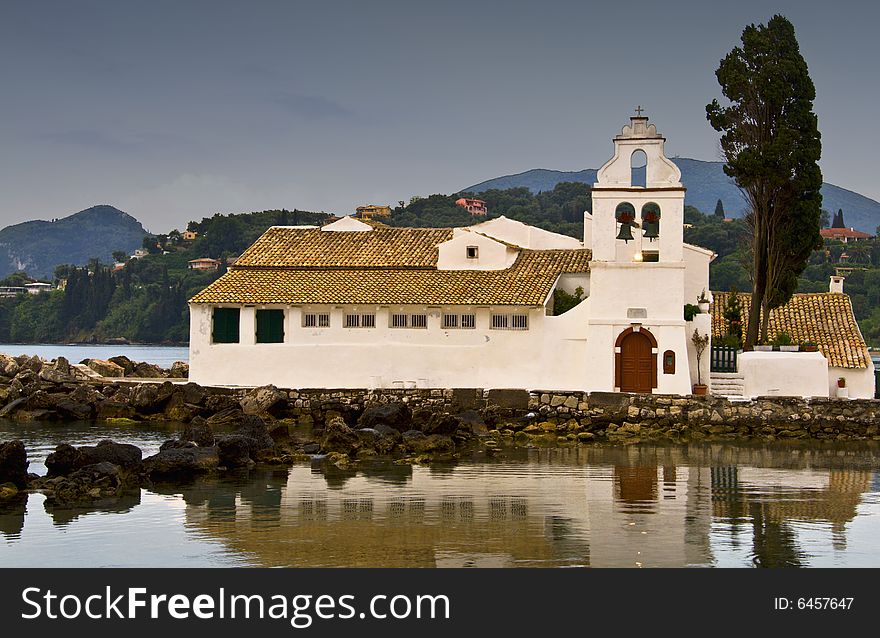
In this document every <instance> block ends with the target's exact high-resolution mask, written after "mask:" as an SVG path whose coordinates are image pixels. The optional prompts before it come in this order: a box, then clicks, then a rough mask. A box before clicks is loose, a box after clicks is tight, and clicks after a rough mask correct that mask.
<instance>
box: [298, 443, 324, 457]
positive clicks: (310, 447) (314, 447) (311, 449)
mask: <svg viewBox="0 0 880 638" xmlns="http://www.w3.org/2000/svg"><path fill="white" fill-rule="evenodd" d="M302 451H303V454H317V453H318V452H320V451H321V446H320V445H319V444H317V443H306V444H305V445H303V446H302Z"/></svg>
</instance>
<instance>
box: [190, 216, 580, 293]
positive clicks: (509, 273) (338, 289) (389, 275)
mask: <svg viewBox="0 0 880 638" xmlns="http://www.w3.org/2000/svg"><path fill="white" fill-rule="evenodd" d="M401 230H403V229H401ZM407 230H412V229H407ZM374 232H375V231H374ZM435 232H436V231H435ZM372 234H373V233H372V232H370V233H329V232H325V233H323V235H349V236H351V235H357V236H360V237H363V236H365V235H372ZM297 239H298V238H297ZM432 241H433V239H432ZM258 243H259V242H258ZM344 243H345V242H341V243H340V245H343V244H344ZM266 249H267V251H266V252H267V253H268V254H270V255H274V254H275V252H274V248H270V247H266ZM403 249H404V250H406V251H410V252H408V253H407V254H408V255H410V256H411V255H412V254H418V253H420V252H423V251H421V249H420V248H419V247H412V246H406V247H405V248H403ZM248 252H250V249H249V251H248ZM245 254H247V252H246V253H245ZM349 254H351V255H353V259H355V261H358V262H360V260H361V256H360V255H359V254H357V253H356V252H351V253H349ZM320 257H321V256H320V255H318V256H316V260H319V259H320ZM282 258H283V255H282ZM589 260H590V251H589V250H522V251H521V252H520V254H519V256H518V257H517V259H516V261H515V262H514V263H513V265H512V266H511V267H510V268H507V269H504V270H436V269H434V268H432V269H415V268H387V267H386V268H375V267H371V268H327V267H325V268H289V267H288V268H267V267H260V268H249V267H244V268H242V267H241V263H242V260H241V259H240V260H239V261H238V263H237V264H236V267H235V268H234V269H232V270H230V271H229V272H227V273H226V274H225V275H223V276H222V277H220V279H218V280H217V281H215V282H214V283H213V284H211V285H210V286H208V287H207V288H206V289H204V290H203V291H202V292H200V293H198V294H197V295H196V296H195V297H193V298H192V299H191V300H190V301H191V302H192V303H208V304H219V303H235V304H270V303H278V304H430V305H439V304H450V305H459V304H461V305H499V306H501V305H515V306H539V305H542V304H543V303H544V300H545V299H546V297H547V295H548V294H549V293H550V290H551V288H552V286H553V283H554V282H555V281H556V278H557V277H558V276H559V275H560V274H561V273H570V272H587V271H588V270H589ZM255 261H259V263H266V258H265V257H264V258H262V259H261V260H255ZM289 261H298V260H289ZM325 261H327V260H325ZM380 261H382V263H388V262H391V261H392V255H382V254H380ZM408 261H409V262H410V263H412V261H413V260H412V259H411V257H410V259H409V260H408ZM284 263H287V261H285V262H284Z"/></svg>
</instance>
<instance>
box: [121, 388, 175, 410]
mask: <svg viewBox="0 0 880 638" xmlns="http://www.w3.org/2000/svg"><path fill="white" fill-rule="evenodd" d="M173 393H174V386H173V385H172V384H171V383H167V382H166V383H163V384H161V385H159V384H157V383H141V384H140V385H137V386H135V387H134V389H133V390H132V392H131V399H130V403H131V405H132V406H133V407H134V408H136V409H137V410H138V411H140V412H147V413H150V412H159V411H161V410H162V409H163V407H164V405H165V402H166V401H168V399H170V398H171V395H172V394H173Z"/></svg>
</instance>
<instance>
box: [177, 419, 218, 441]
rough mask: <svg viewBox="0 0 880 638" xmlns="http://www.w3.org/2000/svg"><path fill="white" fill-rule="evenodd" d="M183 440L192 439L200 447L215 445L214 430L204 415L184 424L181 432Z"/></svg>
mask: <svg viewBox="0 0 880 638" xmlns="http://www.w3.org/2000/svg"><path fill="white" fill-rule="evenodd" d="M180 440H181V441H192V442H194V443H195V444H196V445H198V446H199V447H211V446H212V445H214V431H213V430H212V429H211V426H210V425H208V422H207V421H205V419H203V418H202V417H198V416H197V417H195V418H194V419H193V420H192V421H190V422H189V423H188V424H187V425H185V426H184V428H183V430H182V431H181V433H180Z"/></svg>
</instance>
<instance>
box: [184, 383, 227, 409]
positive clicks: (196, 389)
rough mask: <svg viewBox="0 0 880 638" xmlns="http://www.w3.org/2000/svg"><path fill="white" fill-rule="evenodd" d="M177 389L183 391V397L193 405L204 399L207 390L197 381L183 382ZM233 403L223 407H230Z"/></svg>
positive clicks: (199, 403) (200, 402)
mask: <svg viewBox="0 0 880 638" xmlns="http://www.w3.org/2000/svg"><path fill="white" fill-rule="evenodd" d="M178 390H181V391H182V392H183V399H184V401H186V402H187V403H192V404H193V405H201V404H202V403H203V402H204V401H205V397H206V396H207V394H208V392H207V391H206V390H205V388H203V387H202V386H200V385H199V384H198V383H192V382H190V383H185V384H184V385H182V386H179V387H178ZM233 405H235V403H234V402H233V403H230V405H228V406H225V407H230V406H233Z"/></svg>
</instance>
